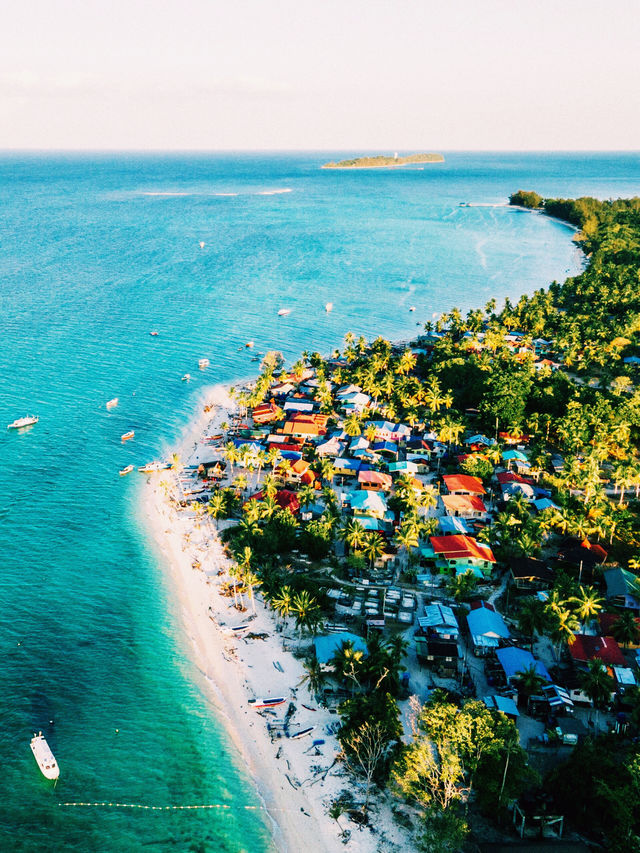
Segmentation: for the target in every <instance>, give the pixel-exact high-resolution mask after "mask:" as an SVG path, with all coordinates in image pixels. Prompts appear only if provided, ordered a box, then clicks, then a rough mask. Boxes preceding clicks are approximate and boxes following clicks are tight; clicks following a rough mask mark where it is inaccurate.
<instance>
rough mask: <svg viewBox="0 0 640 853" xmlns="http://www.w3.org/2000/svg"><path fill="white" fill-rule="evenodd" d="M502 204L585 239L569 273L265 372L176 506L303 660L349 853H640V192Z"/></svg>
mask: <svg viewBox="0 0 640 853" xmlns="http://www.w3.org/2000/svg"><path fill="white" fill-rule="evenodd" d="M512 201H514V202H515V203H518V204H524V205H525V206H531V207H535V208H541V209H543V210H545V211H546V212H547V213H549V214H550V215H553V216H556V217H559V218H562V219H564V220H566V221H568V222H570V223H571V224H574V225H576V226H577V227H578V228H579V229H580V241H581V245H582V246H583V249H584V252H585V255H586V256H587V258H588V263H587V265H586V267H585V269H584V270H583V271H582V272H581V273H580V274H579V275H577V276H575V277H572V278H569V279H567V281H565V282H564V283H563V284H560V283H557V282H554V283H553V284H551V286H550V287H549V288H548V289H540V290H538V291H536V292H535V293H533V294H531V295H523V296H521V297H520V298H519V299H518V300H517V301H515V302H514V301H512V300H510V299H506V300H505V304H504V307H503V308H502V309H501V310H498V308H497V305H496V301H495V300H494V299H492V300H490V301H489V302H488V303H487V304H486V306H485V307H484V308H477V309H474V310H470V311H469V312H468V313H467V314H466V315H464V314H463V313H462V312H461V311H460V310H458V309H457V308H453V309H452V310H451V311H449V312H448V313H446V314H443V315H441V316H440V317H439V319H438V320H437V322H435V323H432V322H428V323H426V324H425V326H424V330H423V332H422V333H421V334H420V335H419V337H418V338H417V339H416V340H415V341H413V342H412V343H411V344H410V345H408V346H407V345H396V344H393V343H391V342H389V341H387V340H384V339H383V338H380V337H379V338H377V339H375V340H373V341H367V340H365V338H363V337H360V338H359V339H356V338H355V337H354V336H353V335H351V334H348V335H347V336H346V338H345V343H344V347H343V348H341V349H337V350H335V351H334V352H333V353H331V354H330V355H325V356H323V355H321V354H319V353H317V352H305V353H303V355H302V356H301V358H300V359H299V360H298V361H297V362H296V363H295V364H293V365H292V367H291V368H289V369H284V367H283V361H282V359H281V358H280V357H278V356H277V355H274V354H271V355H269V354H268V356H267V357H265V359H264V362H263V364H262V368H261V374H260V375H259V377H257V379H256V380H255V381H254V382H252V383H250V384H249V385H247V386H245V387H244V388H242V389H238V390H237V391H236V394H235V399H236V403H237V405H238V415H237V418H236V419H235V420H233V421H232V423H231V424H230V425H227V426H226V427H225V435H224V437H222V436H221V437H220V440H219V442H218V445H217V449H214V448H213V447H212V450H211V462H210V464H208V465H207V466H200V469H199V470H198V473H197V477H198V478H199V482H200V488H201V489H204V490H206V492H205V493H204V497H203V492H202V491H199V492H198V496H197V498H195V499H186V500H185V499H184V496H183V497H182V498H181V499H180V500H179V499H178V497H176V499H175V500H176V504H180V505H181V506H186V505H189V506H190V508H191V510H192V511H193V512H194V515H195V517H196V518H197V519H204V518H208V519H211V518H213V519H215V520H216V524H219V523H220V521H221V520H224V521H223V525H224V530H223V531H222V532H221V538H222V540H223V542H224V543H225V547H226V548H227V549H228V553H229V554H230V555H231V556H232V557H233V558H234V559H233V561H232V564H231V565H232V569H230V570H229V572H228V573H227V576H226V577H225V578H224V579H223V582H222V586H221V587H220V589H221V594H223V595H226V596H227V597H228V598H229V599H233V602H234V604H236V602H237V607H238V609H239V610H248V608H247V607H246V605H244V604H243V601H244V597H245V596H247V601H248V602H250V604H251V607H252V609H253V610H254V611H255V598H256V595H255V591H256V590H258V589H259V596H260V599H261V602H262V605H261V606H263V607H264V608H266V612H268V611H269V610H271V611H272V612H273V613H274V614H275V617H276V618H277V620H278V624H279V630H280V631H281V632H282V633H283V635H285V634H286V636H287V642H288V643H289V644H290V647H291V648H293V649H294V650H295V655H296V656H297V657H298V660H300V661H302V662H303V664H302V665H303V667H304V673H305V675H304V679H303V682H304V684H305V687H304V689H305V690H307V691H308V694H309V696H310V697H311V699H310V700H306V701H308V702H309V701H310V702H313V707H312V711H313V716H315V717H316V718H317V720H325V719H326V720H327V721H328V722H327V728H326V729H325V731H326V732H329V733H330V732H335V740H331V737H332V735H330V734H323V740H322V743H323V744H325V741H326V742H327V743H330V744H331V748H332V750H333V752H334V754H333V755H332V756H331V759H333V758H334V756H335V761H337V762H338V765H339V766H340V768H341V771H342V772H344V776H345V779H349V780H351V786H352V787H351V789H350V790H349V789H346V788H345V789H344V790H343V791H342V792H341V793H340V794H339V796H338V795H336V796H334V797H333V798H331V799H330V802H328V803H327V811H328V814H329V815H330V816H331V817H332V818H333V819H334V820H335V822H336V832H337V833H340V834H341V835H342V836H343V840H346V839H347V837H348V833H349V832H350V830H349V829H348V826H349V824H348V823H347V825H346V826H345V825H344V823H343V824H341V823H340V819H342V820H343V822H347V821H349V822H350V823H351V825H352V826H354V827H356V826H357V827H358V828H361V827H367V826H368V827H370V828H372V829H371V831H374V830H376V831H381V829H382V828H383V824H384V822H385V821H389V822H391V821H396V822H397V823H398V824H399V825H402V826H403V827H404V828H405V829H406V831H407V833H409V835H410V836H411V837H412V839H413V840H412V842H411V843H412V844H414V845H415V849H420V850H433V851H436V850H437V851H440V850H447V851H459V850H462V849H467V848H466V844H467V842H469V841H471V840H473V839H474V835H475V833H476V827H478V826H482V828H483V829H482V832H483V837H484V838H485V839H486V837H487V834H489V835H491V833H493V837H494V839H496V840H498V841H501V842H503V843H506V844H510V843H512V842H513V843H516V829H515V828H517V834H518V835H519V836H520V837H529V838H541V837H542V836H543V835H550V834H554V833H555V835H556V836H557V835H558V834H559V833H560V830H561V828H563V832H564V833H565V835H566V834H569V835H571V833H574V835H573V838H576V837H578V836H580V837H582V838H584V837H586V838H588V839H591V840H593V841H595V842H597V844H598V845H604V847H605V848H606V849H607V850H610V851H614V853H615V851H619V853H622V851H633V850H635V851H638V850H640V686H639V682H640V667H639V662H640V655H638V654H637V653H636V650H637V649H638V648H639V647H640V617H639V613H640V286H639V282H640V198H633V199H626V200H617V201H598V200H596V199H592V198H581V199H577V200H566V199H542V197H541V196H539V195H537V194H536V193H523V192H519V193H517V194H514V196H512ZM193 476H194V477H195V476H196V474H195V472H194V473H193ZM245 618H246V617H245ZM327 638H328V639H327ZM320 640H321V641H322V642H319V641H320ZM327 649H328V651H327ZM246 653H247V654H249V652H248V651H247V652H246ZM243 654H245V652H243ZM302 689H303V688H302V687H300V688H299V690H302ZM298 695H301V694H298ZM282 701H284V699H283V700H282ZM303 707H304V708H306V707H307V706H306V705H304V706H303ZM329 711H330V712H332V713H333V714H334V716H333V717H326V718H325V717H323V716H322V715H323V713H325V712H326V713H329ZM268 724H269V725H270V726H273V719H271V718H270V719H269V721H268ZM274 749H275V747H274ZM327 751H329V748H328V747H327ZM331 759H330V760H331ZM280 763H281V764H282V762H280ZM314 784H315V783H314ZM372 815H375V818H372ZM514 827H515V828H514ZM385 849H389V850H395V849H400V848H397V847H393V846H391V845H389V846H388V847H387V848H385ZM402 849H407V848H406V847H404V848H402ZM469 849H476V848H469Z"/></svg>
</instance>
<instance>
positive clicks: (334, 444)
mask: <svg viewBox="0 0 640 853" xmlns="http://www.w3.org/2000/svg"><path fill="white" fill-rule="evenodd" d="M343 450H344V444H343V442H341V441H340V440H339V438H338V436H337V435H332V436H331V438H330V439H328V441H323V442H322V444H319V445H318V446H317V447H316V453H317V454H318V456H340V454H341V453H342V451H343Z"/></svg>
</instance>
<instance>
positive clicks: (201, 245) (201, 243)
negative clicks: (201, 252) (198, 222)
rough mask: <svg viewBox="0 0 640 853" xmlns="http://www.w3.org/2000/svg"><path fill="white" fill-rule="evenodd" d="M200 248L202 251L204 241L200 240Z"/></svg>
mask: <svg viewBox="0 0 640 853" xmlns="http://www.w3.org/2000/svg"><path fill="white" fill-rule="evenodd" d="M200 248H201V249H204V240H200Z"/></svg>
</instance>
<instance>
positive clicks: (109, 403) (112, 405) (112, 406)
mask: <svg viewBox="0 0 640 853" xmlns="http://www.w3.org/2000/svg"><path fill="white" fill-rule="evenodd" d="M117 405H118V398H117V397H114V398H113V400H107V409H115V407H116V406H117Z"/></svg>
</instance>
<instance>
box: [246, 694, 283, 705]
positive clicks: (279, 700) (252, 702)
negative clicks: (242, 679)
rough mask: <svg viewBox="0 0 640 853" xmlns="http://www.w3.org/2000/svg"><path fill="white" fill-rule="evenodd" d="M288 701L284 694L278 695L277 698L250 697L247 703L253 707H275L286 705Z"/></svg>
mask: <svg viewBox="0 0 640 853" xmlns="http://www.w3.org/2000/svg"><path fill="white" fill-rule="evenodd" d="M286 701H287V700H286V698H285V697H284V696H277V697H276V698H275V699H249V701H248V703H247V704H249V705H251V707H252V708H273V707H274V706H276V705H284V703H285V702H286Z"/></svg>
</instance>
